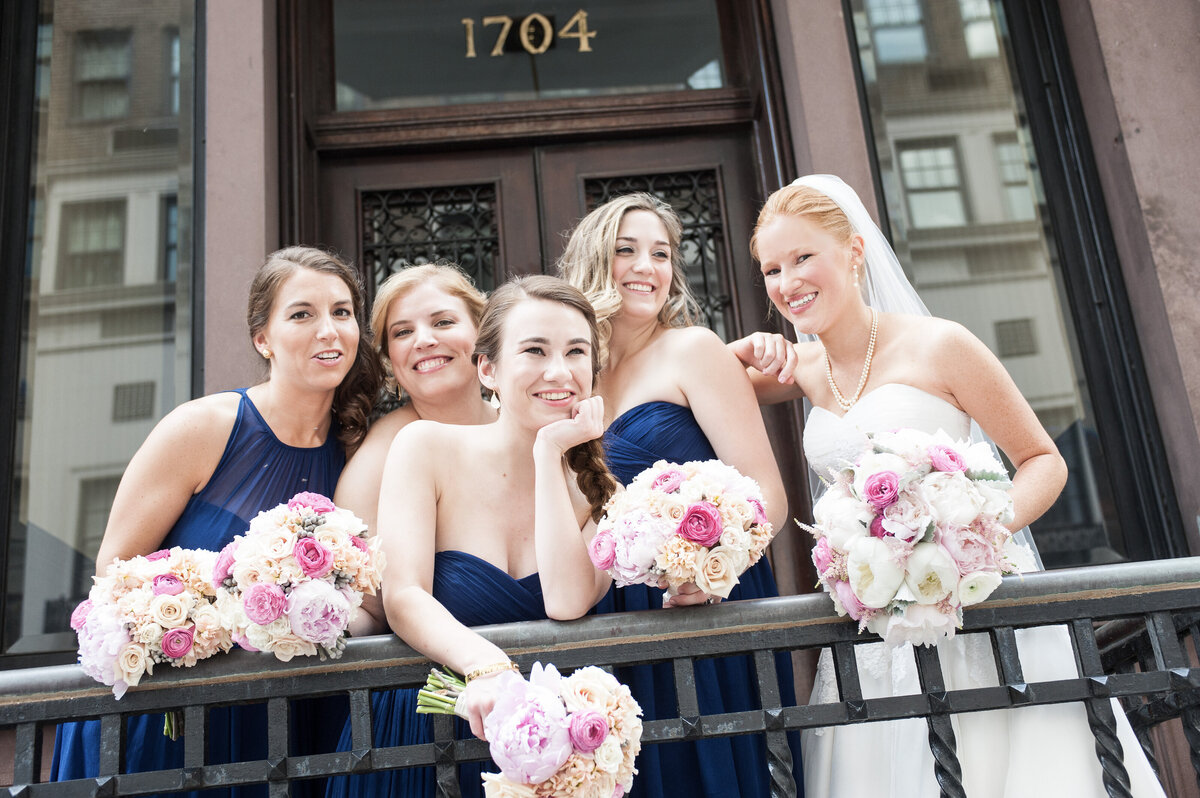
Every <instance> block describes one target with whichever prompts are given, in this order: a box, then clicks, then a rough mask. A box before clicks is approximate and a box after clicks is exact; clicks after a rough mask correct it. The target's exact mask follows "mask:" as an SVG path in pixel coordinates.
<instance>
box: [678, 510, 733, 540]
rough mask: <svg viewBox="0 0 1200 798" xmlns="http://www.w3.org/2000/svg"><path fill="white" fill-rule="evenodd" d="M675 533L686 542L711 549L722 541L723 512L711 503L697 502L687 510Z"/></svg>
mask: <svg viewBox="0 0 1200 798" xmlns="http://www.w3.org/2000/svg"><path fill="white" fill-rule="evenodd" d="M675 531H676V533H677V534H678V535H679V536H680V537H682V538H683V539H684V540H690V541H692V542H693V543H696V544H699V545H701V546H706V547H711V546H713V545H715V544H716V542H717V541H718V540H720V539H721V531H722V528H721V511H720V510H718V509H717V508H716V507H715V506H714V505H713V504H712V503H711V502H696V503H695V504H693V505H691V506H689V507H688V508H687V512H686V513H684V514H683V520H682V521H680V522H679V527H678V528H677V529H676V530H675Z"/></svg>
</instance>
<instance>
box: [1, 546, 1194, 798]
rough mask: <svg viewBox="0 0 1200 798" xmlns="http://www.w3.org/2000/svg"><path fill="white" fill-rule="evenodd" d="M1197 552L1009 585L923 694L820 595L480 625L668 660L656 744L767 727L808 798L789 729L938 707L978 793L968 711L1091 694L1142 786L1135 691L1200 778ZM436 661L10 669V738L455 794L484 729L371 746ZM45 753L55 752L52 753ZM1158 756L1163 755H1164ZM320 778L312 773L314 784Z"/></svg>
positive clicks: (778, 762) (591, 660)
mask: <svg viewBox="0 0 1200 798" xmlns="http://www.w3.org/2000/svg"><path fill="white" fill-rule="evenodd" d="M1198 580H1200V558H1188V559H1178V560H1168V561H1157V562H1150V563H1136V564H1122V565H1112V566H1101V567H1094V568H1080V569H1073V570H1066V571H1055V572H1047V573H1038V574H1031V575H1027V576H1024V577H1009V578H1006V579H1005V581H1004V584H1003V585H1002V586H1001V587H1000V588H999V589H998V590H997V591H996V592H995V593H994V594H993V595H992V597H991V598H990V599H989V600H988V601H987V602H984V603H983V604H980V605H977V606H975V607H971V608H969V609H968V610H967V611H966V612H965V614H964V629H963V631H964V632H979V633H983V634H986V635H987V636H988V638H989V639H990V641H991V650H992V655H993V658H994V661H995V665H996V672H997V674H998V676H999V680H998V684H996V685H995V686H989V687H977V688H973V689H947V688H946V685H945V683H944V681H943V676H942V670H941V667H940V665H939V660H938V650H937V649H936V648H921V649H918V652H917V658H916V666H917V669H918V672H919V674H920V679H921V684H922V692H919V693H916V694H912V695H901V696H889V697H884V698H864V697H863V693H862V688H861V685H860V681H859V674H858V669H857V667H856V664H855V661H856V657H855V648H856V644H858V643H862V642H863V639H864V638H862V637H860V636H859V635H858V634H857V630H856V627H855V625H854V624H852V623H850V622H848V621H846V620H845V619H839V618H837V617H836V616H835V615H834V614H833V612H832V609H831V606H830V602H829V600H828V599H827V598H826V597H825V596H823V595H806V596H788V597H782V598H777V599H760V600H757V601H747V602H732V603H727V604H721V605H718V606H713V607H698V608H692V609H680V610H671V611H669V612H639V613H627V614H620V615H607V616H599V617H589V618H584V619H581V620H579V621H573V622H569V623H556V622H551V621H540V622H533V623H522V624H508V625H502V626H494V627H485V628H483V629H481V631H482V632H483V633H484V634H485V635H486V636H487V637H489V638H490V639H492V640H494V641H495V642H496V643H498V644H499V645H500V646H502V647H503V648H504V649H505V650H506V651H508V652H510V653H511V654H512V655H513V657H514V658H515V659H516V660H517V662H519V663H520V664H521V665H522V667H524V668H528V667H529V666H530V665H531V664H532V663H533V662H534V661H537V660H541V661H544V662H553V663H555V664H556V665H557V666H558V667H559V668H560V669H564V670H569V669H572V668H576V667H580V666H583V665H589V664H599V665H605V666H623V665H634V664H642V663H650V662H669V663H671V664H672V666H673V668H674V674H675V686H676V690H677V693H678V707H679V712H678V716H677V717H671V718H659V719H656V720H651V721H649V722H647V723H646V724H645V731H644V736H643V742H644V744H646V745H653V744H657V743H663V742H668V741H675V740H693V739H703V738H710V737H728V736H734V735H747V734H760V735H763V737H764V738H765V741H766V751H767V757H768V760H769V761H768V766H769V768H770V773H771V778H772V785H771V789H772V795H773V796H778V797H782V796H794V795H795V794H796V786H795V784H794V783H793V782H792V777H791V752H790V749H789V748H788V746H787V742H786V733H787V732H788V731H790V730H796V729H811V728H817V727H822V726H835V725H844V724H851V723H865V722H871V721H879V720H889V719H899V718H925V719H926V720H927V723H928V728H929V742H930V746H931V749H932V751H933V754H934V759H935V762H936V773H937V776H938V779H939V783H940V784H941V787H942V793H943V795H947V796H959V795H963V789H962V784H961V768H960V765H959V762H958V758H957V754H956V750H955V741H954V732H953V728H952V726H951V716H952V715H954V714H955V713H960V712H976V711H981V710H988V709H1000V708H1009V707H1024V706H1032V705H1038V704H1052V703H1063V702H1080V703H1082V704H1083V705H1084V707H1085V708H1086V710H1087V717H1088V722H1089V725H1090V727H1091V730H1092V733H1093V734H1094V736H1095V738H1096V743H1097V756H1098V757H1099V760H1100V763H1101V766H1102V769H1103V773H1104V786H1105V788H1106V789H1107V791H1108V793H1109V795H1112V796H1124V795H1128V794H1129V791H1128V790H1129V788H1128V778H1127V776H1126V774H1125V769H1124V766H1123V764H1122V751H1121V748H1120V744H1119V742H1118V741H1117V738H1116V733H1115V730H1116V726H1115V716H1114V714H1113V711H1112V707H1113V704H1112V702H1111V701H1110V699H1111V698H1117V699H1120V700H1121V701H1122V702H1124V704H1125V706H1126V708H1127V710H1128V714H1129V716H1130V718H1131V720H1132V725H1133V727H1134V729H1135V731H1136V732H1137V733H1138V735H1139V739H1140V740H1141V741H1142V742H1143V745H1144V747H1146V748H1147V749H1149V748H1150V746H1149V743H1148V742H1147V737H1146V732H1147V730H1148V729H1149V728H1150V727H1152V726H1154V725H1155V724H1157V723H1160V722H1162V721H1163V720H1166V719H1168V718H1176V717H1181V718H1182V720H1183V724H1184V729H1185V733H1186V735H1187V739H1188V743H1189V747H1190V751H1191V755H1192V762H1193V765H1194V767H1195V768H1196V769H1197V772H1198V773H1200V724H1198V721H1200V709H1198V707H1200V689H1198V688H1200V667H1197V665H1196V662H1195V658H1194V643H1192V644H1191V648H1190V649H1189V645H1188V638H1193V639H1195V638H1196V636H1197V634H1200V582H1198ZM1047 625H1061V626H1065V627H1066V629H1067V630H1068V632H1069V638H1070V645H1071V649H1072V651H1073V654H1074V659H1075V666H1076V669H1075V673H1076V674H1077V675H1075V676H1074V677H1072V678H1066V679H1056V680H1052V681H1040V682H1039V681H1030V680H1029V679H1027V678H1026V677H1025V675H1024V674H1023V673H1022V667H1021V660H1020V658H1019V656H1018V649H1019V647H1020V642H1019V637H1020V635H1019V634H1018V630H1020V629H1024V628H1029V627H1037V626H1047ZM826 647H827V648H830V649H831V650H832V655H833V661H834V668H835V670H836V673H837V677H838V685H839V692H840V695H839V697H838V698H837V700H834V701H832V702H829V703H818V704H809V705H802V706H781V705H780V703H779V695H780V693H779V686H778V682H777V680H776V672H775V657H774V656H773V654H775V653H776V652H782V651H799V650H806V649H817V648H826ZM732 654H749V655H751V656H753V659H754V663H755V667H756V675H757V681H758V695H759V698H760V702H761V706H760V707H759V708H756V709H753V710H748V711H742V712H732V713H726V714H722V715H703V714H701V712H700V708H699V702H698V700H697V695H696V688H695V683H694V680H693V678H692V673H693V671H692V667H693V663H694V662H695V661H696V660H698V659H703V658H707V657H714V656H725V655H732ZM428 668H429V663H428V661H426V660H425V659H424V658H422V657H421V656H420V655H418V654H417V653H416V652H414V651H413V650H412V649H410V648H408V647H406V646H404V645H403V644H402V643H400V642H399V641H398V640H397V639H395V638H392V637H375V638H367V639H362V640H354V641H351V642H350V644H349V646H348V647H347V649H346V654H345V656H344V657H343V658H342V659H340V660H337V661H325V662H317V661H312V660H304V661H301V660H293V661H291V662H289V663H282V662H277V661H275V660H274V659H273V658H270V657H267V656H265V655H257V654H250V653H247V652H234V653H232V654H230V655H228V656H226V657H222V658H217V659H214V660H209V661H206V662H202V663H200V664H198V665H197V666H196V667H195V668H191V669H180V670H175V669H163V670H160V671H159V672H158V673H156V674H155V675H154V677H153V678H151V679H149V680H148V681H147V682H145V683H144V684H143V685H142V686H140V687H138V688H135V689H132V690H130V691H129V693H128V694H127V695H126V696H125V698H124V699H122V700H121V701H120V702H117V701H114V699H113V698H112V696H111V695H110V694H109V692H108V689H107V688H105V687H103V686H101V685H97V684H96V683H94V682H91V681H90V680H88V679H87V678H86V677H85V676H83V674H82V673H81V671H80V670H79V669H78V668H77V667H75V666H60V667H52V668H35V669H28V670H20V671H9V672H4V673H0V733H12V732H11V731H10V730H15V760H14V762H13V763H12V764H13V770H12V772H13V785H12V786H10V787H9V792H10V794H11V795H14V796H28V798H36V797H37V796H50V795H53V796H116V795H145V794H150V793H156V792H167V791H171V790H181V789H205V788H213V787H224V786H236V785H246V784H255V783H258V784H266V785H268V791H269V794H270V795H271V796H273V797H277V796H285V795H289V794H291V791H292V787H293V785H297V784H300V783H302V782H306V781H307V780H310V779H320V778H322V777H326V776H331V775H336V774H352V773H367V772H374V771H381V770H388V769H393V768H405V767H416V766H434V767H436V768H437V775H438V779H437V780H438V785H439V787H438V789H439V795H442V796H446V798H451V797H452V796H456V795H457V794H458V787H457V782H456V777H455V764H456V763H457V762H462V761H468V760H477V759H482V758H484V757H485V756H486V753H487V752H486V746H485V744H484V743H482V742H480V741H478V740H474V739H472V740H454V739H452V733H451V724H450V722H449V719H448V718H439V719H438V720H439V721H443V720H444V721H445V722H444V723H443V722H439V723H435V731H436V733H437V740H436V742H434V743H432V744H426V745H415V746H398V747H390V748H375V747H373V746H372V744H371V740H372V734H371V712H370V706H371V702H370V694H371V692H372V691H376V690H383V689H394V688H397V687H412V686H416V685H418V684H420V683H422V682H423V680H424V678H425V676H426V674H427V672H428ZM335 694H337V695H343V696H348V700H349V707H350V710H349V717H350V723H351V729H352V744H351V746H350V750H348V751H337V752H330V753H318V754H308V755H303V756H297V755H291V754H290V753H289V749H288V738H289V729H288V727H289V723H290V720H291V713H290V710H289V708H290V706H291V701H292V700H295V699H299V698H305V697H316V696H322V695H335ZM252 702H259V703H265V704H266V709H267V717H268V726H267V749H268V754H267V757H266V758H265V759H262V760H255V761H247V762H237V763H233V764H221V765H217V764H206V763H205V761H204V758H205V754H204V752H205V718H206V713H207V712H208V710H209V709H210V708H212V707H215V706H221V705H230V704H244V703H252ZM168 709H182V712H183V715H184V720H185V729H186V733H185V736H184V747H185V753H184V760H185V761H184V765H183V767H182V768H178V769H173V770H162V771H154V772H143V773H123V772H122V767H121V763H122V760H123V747H124V733H123V729H124V727H125V722H124V718H126V717H129V716H132V715H139V714H145V713H151V712H162V711H164V710H168ZM82 718H99V719H100V723H101V729H102V743H101V751H100V774H101V775H99V776H98V777H97V778H94V779H83V780H78V781H73V782H62V783H58V784H41V783H37V782H38V780H39V774H40V773H41V770H42V763H43V758H42V755H43V753H44V752H43V751H42V747H41V740H42V729H44V728H46V727H48V726H52V725H54V724H56V723H58V722H60V721H64V720H77V719H82ZM46 753H48V752H46ZM1152 761H1153V760H1152ZM308 783H310V784H311V783H312V782H308Z"/></svg>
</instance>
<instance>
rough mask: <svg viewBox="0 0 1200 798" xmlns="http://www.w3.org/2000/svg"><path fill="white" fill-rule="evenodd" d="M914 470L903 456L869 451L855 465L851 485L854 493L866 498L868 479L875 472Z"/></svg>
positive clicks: (902, 472)
mask: <svg viewBox="0 0 1200 798" xmlns="http://www.w3.org/2000/svg"><path fill="white" fill-rule="evenodd" d="M911 470H912V466H910V465H909V464H908V462H907V461H905V460H904V458H902V457H898V456H897V455H894V454H891V453H889V452H874V451H872V452H867V453H866V454H864V455H863V456H862V457H861V458H859V461H858V464H857V465H856V466H854V470H853V475H854V476H853V479H852V481H851V487H852V488H853V491H854V495H855V496H858V497H860V498H863V499H866V497H867V480H868V479H869V478H870V477H872V476H874V475H875V474H879V473H882V472H884V471H891V472H892V473H893V474H897V475H899V474H904V473H906V472H909V471H911Z"/></svg>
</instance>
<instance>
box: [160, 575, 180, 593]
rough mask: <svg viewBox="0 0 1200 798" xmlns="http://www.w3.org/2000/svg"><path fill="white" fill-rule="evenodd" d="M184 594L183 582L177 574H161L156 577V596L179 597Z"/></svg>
mask: <svg viewBox="0 0 1200 798" xmlns="http://www.w3.org/2000/svg"><path fill="white" fill-rule="evenodd" d="M182 592H183V582H181V581H180V580H179V577H178V576H176V575H175V574H159V575H158V576H156V577H154V595H156V596H178V595H179V594H180V593H182Z"/></svg>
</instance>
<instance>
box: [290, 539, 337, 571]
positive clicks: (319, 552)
mask: <svg viewBox="0 0 1200 798" xmlns="http://www.w3.org/2000/svg"><path fill="white" fill-rule="evenodd" d="M292 556H294V557H295V558H296V562H298V563H299V564H300V570H301V571H303V572H304V575H305V576H307V577H309V578H311V579H319V578H321V577H322V576H324V575H325V574H327V573H329V572H330V571H331V570H333V553H332V552H330V551H329V549H327V548H325V547H324V546H322V545H321V544H320V543H318V542H317V541H316V540H315V539H313V538H301V539H300V540H298V541H297V542H296V547H295V548H294V549H293V550H292Z"/></svg>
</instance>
